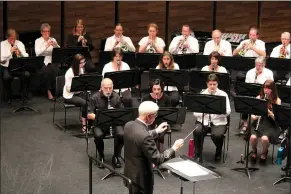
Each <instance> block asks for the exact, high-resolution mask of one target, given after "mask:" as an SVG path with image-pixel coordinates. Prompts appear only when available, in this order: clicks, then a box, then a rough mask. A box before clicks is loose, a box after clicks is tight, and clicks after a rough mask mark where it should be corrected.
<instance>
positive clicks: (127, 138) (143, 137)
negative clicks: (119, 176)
mask: <svg viewBox="0 0 291 194" xmlns="http://www.w3.org/2000/svg"><path fill="white" fill-rule="evenodd" d="M156 136H157V133H156V132H155V130H151V131H149V130H148V127H147V126H146V125H145V124H144V123H143V122H142V121H140V120H138V119H136V120H135V121H130V122H128V123H126V125H125V126H124V136H123V138H124V157H125V167H124V175H125V176H126V177H128V178H129V179H131V181H132V184H133V187H132V193H134V194H135V193H144V194H152V193H153V185H154V176H153V167H152V164H153V163H154V164H155V165H156V166H158V165H159V164H161V163H163V162H165V161H166V160H169V159H171V158H172V157H174V156H175V151H174V149H173V148H170V149H168V150H166V151H164V152H163V153H160V152H159V151H158V149H157V147H156V143H155V141H154V138H155V137H156ZM125 185H126V186H127V187H128V185H127V184H125Z"/></svg>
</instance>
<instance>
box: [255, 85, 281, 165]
mask: <svg viewBox="0 0 291 194" xmlns="http://www.w3.org/2000/svg"><path fill="white" fill-rule="evenodd" d="M257 98H259V99H265V100H267V102H268V116H267V117H266V116H261V117H260V116H256V115H252V120H253V121H254V122H253V126H254V128H256V126H257V124H258V120H260V122H259V125H258V130H255V131H253V132H252V135H251V137H250V142H251V145H252V148H253V153H252V155H251V158H252V161H253V162H256V160H257V145H258V138H259V137H261V142H262V146H263V150H262V154H261V157H260V161H261V162H266V159H267V155H268V147H269V143H272V144H274V143H276V142H277V140H278V138H279V135H280V130H279V129H278V128H277V127H276V125H275V118H274V113H273V108H272V104H281V100H280V98H279V97H278V93H277V88H276V84H275V82H274V81H273V80H267V81H265V83H264V85H263V87H262V89H261V92H260V94H259V96H257Z"/></svg>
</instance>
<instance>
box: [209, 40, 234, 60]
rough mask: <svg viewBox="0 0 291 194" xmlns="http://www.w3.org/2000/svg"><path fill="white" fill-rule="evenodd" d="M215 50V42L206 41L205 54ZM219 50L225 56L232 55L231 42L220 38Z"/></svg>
mask: <svg viewBox="0 0 291 194" xmlns="http://www.w3.org/2000/svg"><path fill="white" fill-rule="evenodd" d="M214 50H215V42H214V41H213V40H210V41H208V42H206V44H205V47H204V51H203V55H210V53H212V52H213V51H214ZM218 52H220V53H223V55H224V56H232V49H231V44H230V43H229V42H228V41H227V40H220V43H219V50H218Z"/></svg>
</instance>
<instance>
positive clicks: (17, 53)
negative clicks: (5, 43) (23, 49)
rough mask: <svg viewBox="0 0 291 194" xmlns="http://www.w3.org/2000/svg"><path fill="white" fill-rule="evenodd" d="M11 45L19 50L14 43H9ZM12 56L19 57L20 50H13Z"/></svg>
mask: <svg viewBox="0 0 291 194" xmlns="http://www.w3.org/2000/svg"><path fill="white" fill-rule="evenodd" d="M11 47H15V48H16V49H17V50H18V51H19V49H18V47H17V45H16V44H11ZM12 57H13V58H18V57H21V53H20V52H17V51H14V52H13V53H12Z"/></svg>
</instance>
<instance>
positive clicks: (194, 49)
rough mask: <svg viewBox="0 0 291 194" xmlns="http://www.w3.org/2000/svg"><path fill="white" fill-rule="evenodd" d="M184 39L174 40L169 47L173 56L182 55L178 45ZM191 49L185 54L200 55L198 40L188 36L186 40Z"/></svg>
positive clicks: (176, 38) (177, 38)
mask: <svg viewBox="0 0 291 194" xmlns="http://www.w3.org/2000/svg"><path fill="white" fill-rule="evenodd" d="M181 38H183V35H180V36H176V37H175V38H173V40H172V42H171V44H170V46H169V52H170V53H172V54H182V50H180V49H179V48H178V43H179V41H180V40H181ZM186 42H187V44H188V45H189V47H188V48H187V50H186V52H185V53H199V43H198V40H197V39H196V38H194V37H192V36H188V38H187V40H186Z"/></svg>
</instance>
